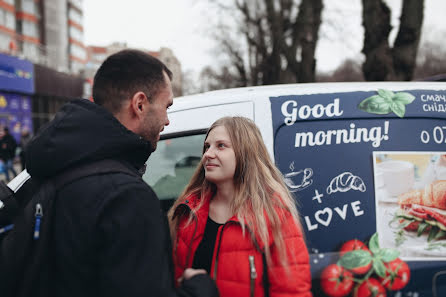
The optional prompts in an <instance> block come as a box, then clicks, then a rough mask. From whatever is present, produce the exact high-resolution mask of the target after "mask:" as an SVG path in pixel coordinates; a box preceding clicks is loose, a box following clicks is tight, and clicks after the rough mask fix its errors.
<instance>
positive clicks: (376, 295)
mask: <svg viewBox="0 0 446 297" xmlns="http://www.w3.org/2000/svg"><path fill="white" fill-rule="evenodd" d="M353 296H354V297H386V289H384V287H383V286H382V285H381V283H380V282H379V280H377V279H376V278H373V277H371V278H369V279H366V280H365V281H364V282H363V283H362V284H360V285H359V286H358V287H357V288H356V289H355V290H354V294H353Z"/></svg>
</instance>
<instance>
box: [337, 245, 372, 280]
mask: <svg viewBox="0 0 446 297" xmlns="http://www.w3.org/2000/svg"><path fill="white" fill-rule="evenodd" d="M355 250H364V251H368V252H369V253H370V250H369V249H368V248H367V246H366V245H365V244H364V243H363V242H362V241H360V240H358V239H352V240H349V241H347V242H345V243H344V244H343V245H342V246H341V249H340V250H339V251H340V253H341V257H342V256H344V254H345V253H347V252H351V251H355ZM371 267H372V262H370V263H369V264H367V265H364V266H361V267H356V268H353V269H350V270H351V271H352V272H353V273H355V274H364V273H366V272H367V271H369V270H370V268H371Z"/></svg>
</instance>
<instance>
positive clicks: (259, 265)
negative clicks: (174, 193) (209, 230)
mask: <svg viewBox="0 0 446 297" xmlns="http://www.w3.org/2000/svg"><path fill="white" fill-rule="evenodd" d="M209 201H210V197H207V198H206V201H205V203H204V205H203V206H202V207H201V208H200V209H198V211H194V209H196V208H197V205H198V203H199V200H198V198H197V197H194V196H191V197H189V198H188V199H187V200H186V201H185V203H183V204H180V205H179V206H178V207H177V208H176V209H175V213H174V215H175V216H180V220H179V224H178V229H177V230H176V231H177V239H176V242H175V248H174V252H173V253H174V255H173V256H174V264H175V279H178V278H179V277H180V276H181V275H182V274H183V271H184V269H186V268H188V267H192V263H193V257H194V254H195V251H196V250H197V248H198V245H199V244H200V242H201V240H202V238H203V234H204V230H205V226H206V221H207V218H208V215H209ZM191 211H193V213H194V215H193V220H192V222H191V223H190V224H187V221H188V218H189V213H190V212H191ZM282 232H283V237H284V243H285V244H284V246H286V248H287V256H288V263H289V271H288V272H287V271H286V269H285V268H284V267H283V266H280V264H279V254H278V251H277V248H276V246H275V245H274V244H273V243H272V240H271V243H270V251H271V260H272V263H271V264H270V265H267V266H268V267H267V270H268V282H269V292H270V296H271V297H290V296H299V297H311V296H312V294H311V291H310V289H311V272H310V264H309V255H308V251H307V247H306V245H305V242H304V240H303V238H302V233H301V231H300V229H299V228H298V227H297V226H296V225H295V224H294V223H293V222H292V219H291V217H290V219H289V223H284V225H283V230H282ZM270 234H271V233H270ZM260 250H263V247H262V246H261V247H260ZM263 259H264V258H263V255H262V253H261V252H260V251H259V249H258V248H256V247H255V246H254V244H253V243H252V241H251V238H250V236H249V232H248V231H246V232H245V235H244V236H243V234H242V228H241V225H240V222H239V221H238V220H237V218H236V217H232V218H231V219H229V220H228V221H227V222H226V223H225V224H224V225H223V226H220V228H219V230H218V234H217V240H216V242H215V248H214V256H213V258H212V266H211V273H210V274H211V277H212V278H213V279H214V280H216V282H217V287H218V289H219V291H220V296H221V297H238V296H240V297H242V296H243V297H247V296H256V297H257V296H258V297H263V296H265V295H264V286H263V285H264V280H263V277H264V271H265V270H264V260H263Z"/></svg>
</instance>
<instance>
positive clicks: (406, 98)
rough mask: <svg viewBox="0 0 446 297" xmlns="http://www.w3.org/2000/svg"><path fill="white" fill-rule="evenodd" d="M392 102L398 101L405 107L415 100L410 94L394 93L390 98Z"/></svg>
mask: <svg viewBox="0 0 446 297" xmlns="http://www.w3.org/2000/svg"><path fill="white" fill-rule="evenodd" d="M392 100H393V101H394V102H395V101H398V102H401V103H403V104H404V105H407V104H411V103H412V102H413V101H414V100H415V96H414V95H412V94H410V93H406V92H399V93H396V94H395V95H394V96H393V97H392Z"/></svg>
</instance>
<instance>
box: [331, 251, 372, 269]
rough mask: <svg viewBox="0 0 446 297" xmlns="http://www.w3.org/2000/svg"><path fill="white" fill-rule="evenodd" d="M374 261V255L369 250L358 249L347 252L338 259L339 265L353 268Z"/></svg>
mask: <svg viewBox="0 0 446 297" xmlns="http://www.w3.org/2000/svg"><path fill="white" fill-rule="evenodd" d="M371 261H372V255H371V254H370V253H369V252H368V251H364V250H356V251H351V252H347V253H345V254H344V256H342V258H341V259H339V261H338V265H340V266H342V267H344V268H347V269H353V268H357V267H362V266H365V265H367V264H369V263H370V262H371Z"/></svg>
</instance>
